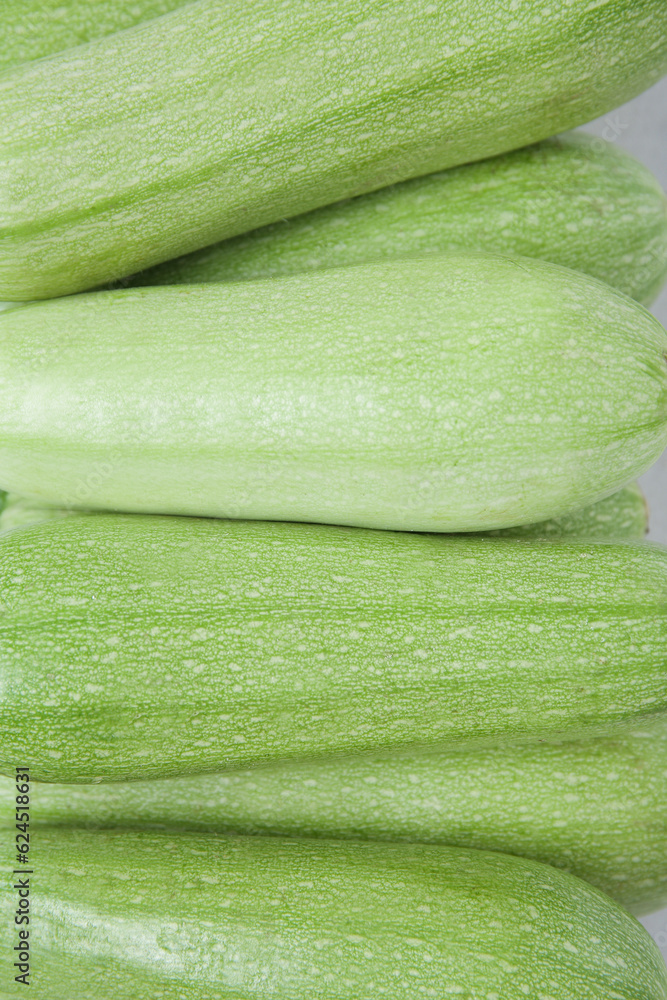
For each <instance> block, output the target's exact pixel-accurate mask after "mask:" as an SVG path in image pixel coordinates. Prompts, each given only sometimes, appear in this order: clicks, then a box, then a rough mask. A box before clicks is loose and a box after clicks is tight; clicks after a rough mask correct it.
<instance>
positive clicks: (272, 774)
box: [0, 722, 667, 914]
mask: <svg viewBox="0 0 667 1000" xmlns="http://www.w3.org/2000/svg"><path fill="white" fill-rule="evenodd" d="M15 796H16V786H15V782H14V780H13V779H10V778H0V824H2V825H4V826H5V827H9V826H10V825H13V816H14V804H15V802H14V800H15ZM30 801H31V805H32V810H33V811H32V821H31V822H32V825H33V827H40V828H41V827H42V826H44V825H49V824H55V825H58V826H60V825H65V826H79V827H84V828H91V829H92V828H97V827H108V828H111V827H121V828H130V827H147V828H152V829H161V830H167V831H174V832H176V831H186V830H190V831H196V832H200V833H204V832H209V833H212V832H217V833H225V832H227V833H229V832H233V833H242V834H255V835H256V834H262V835H272V836H292V837H337V838H346V839H347V838H351V839H362V840H365V839H368V840H392V841H401V840H407V841H422V842H427V843H443V844H450V845H455V846H458V847H473V848H481V849H483V850H492V851H500V852H505V853H507V854H517V855H520V856H521V857H528V858H533V860H535V861H542V862H545V863H547V864H552V865H554V866H556V867H557V868H562V869H564V870H566V871H568V872H570V873H571V874H573V875H577V876H579V877H580V878H583V879H585V880H586V881H587V882H590V883H591V884H592V885H595V886H597V888H598V889H602V890H603V891H604V892H606V893H607V894H608V895H610V896H611V897H612V898H613V899H615V900H616V901H617V902H619V903H621V904H622V905H623V906H625V907H626V908H627V909H629V910H630V911H631V912H632V913H635V914H644V913H650V912H651V911H653V910H657V909H659V908H660V907H661V906H664V905H665V904H666V903H667V723H665V722H662V724H660V725H654V726H653V727H651V728H649V727H647V728H645V729H643V730H638V731H636V732H633V733H630V734H625V735H623V736H621V735H616V736H614V737H607V738H604V739H593V740H586V741H581V742H573V743H561V744H551V743H544V742H542V743H540V744H539V745H520V746H506V747H489V748H483V749H481V748H476V749H468V750H465V751H454V750H450V751H448V752H444V751H439V752H438V751H430V752H425V751H421V752H414V751H413V752H411V753H408V752H405V753H402V754H400V755H393V756H388V755H386V754H384V755H372V756H371V755H364V756H359V757H346V758H343V759H340V758H339V759H336V760H318V761H298V762H297V761H289V762H287V763H282V764H277V765H274V766H272V767H266V766H265V767H262V768H254V769H253V770H251V771H233V772H227V773H224V774H206V775H196V776H194V777H187V778H168V779H164V778H163V779H161V780H159V781H128V782H112V783H110V782H105V783H104V784H90V785H71V784H69V785H58V784H51V783H46V782H41V783H40V782H35V783H34V784H33V785H32V787H31V793H30ZM39 837H40V831H39V830H38V831H37V832H36V839H37V843H39Z"/></svg>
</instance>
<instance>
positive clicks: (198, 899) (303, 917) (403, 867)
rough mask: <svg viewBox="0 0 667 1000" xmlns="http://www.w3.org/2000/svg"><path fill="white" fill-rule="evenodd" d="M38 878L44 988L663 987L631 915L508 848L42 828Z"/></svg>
mask: <svg viewBox="0 0 667 1000" xmlns="http://www.w3.org/2000/svg"><path fill="white" fill-rule="evenodd" d="M32 878H33V882H34V885H33V890H32V892H33V906H34V908H35V912H36V913H38V914H39V916H38V924H37V928H38V933H37V932H36V933H35V935H34V953H33V961H34V968H35V973H34V982H33V985H32V986H31V994H30V995H31V996H32V997H34V998H35V1000H61V998H62V1000H64V998H65V997H71V996H74V995H76V992H77V990H80V989H81V984H82V983H83V984H85V996H86V998H87V1000H107V998H108V997H110V996H113V997H114V1000H144V998H146V1000H148V998H150V1000H153V998H155V997H158V996H159V997H160V998H161V1000H201V998H202V997H215V998H220V1000H223V998H224V1000H227V998H229V1000H231V998H233V1000H264V998H266V997H269V996H270V997H271V998H272V1000H294V998H295V997H309V998H318V1000H374V998H376V997H378V996H388V997H391V998H392V1000H414V997H416V996H422V995H424V996H434V997H441V996H449V995H455V996H456V995H460V996H469V997H489V995H491V996H498V997H503V998H504V1000H523V998H524V997H526V996H529V997H531V998H532V997H535V998H537V997H543V996H544V997H546V996H548V997H550V998H552V1000H572V997H573V995H575V994H573V984H576V996H577V998H578V1000H608V998H610V997H614V998H616V1000H665V998H666V997H667V970H666V969H665V964H664V961H663V960H662V958H661V956H660V953H659V951H658V949H657V946H656V945H655V943H654V942H653V941H652V940H651V938H650V937H649V935H648V933H647V932H646V931H645V930H644V928H643V927H642V926H641V925H640V924H639V923H638V922H637V921H636V920H635V919H634V918H633V917H631V916H630V914H628V913H626V912H625V910H623V909H622V908H621V907H620V906H618V905H617V904H616V903H614V902H613V901H612V900H611V899H609V897H607V896H605V895H604V894H603V893H601V892H599V891H598V890H597V889H594V888H593V887H592V886H590V885H587V884H586V883H585V882H582V881H581V880H579V879H576V878H573V877H572V876H570V875H566V874H565V873H563V872H559V871H557V870H556V869H554V868H549V867H548V866H547V865H541V864H538V863H537V862H535V861H528V860H525V859H523V858H515V857H508V856H506V855H502V854H492V853H488V852H482V851H470V850H461V849H457V848H447V847H432V846H427V845H424V844H400V845H399V844H374V843H365V844H360V843H340V842H338V843H337V842H336V841H327V842H322V841H319V842H317V841H309V840H299V839H292V840H282V839H281V840H278V839H275V838H265V837H250V838H243V837H215V836H211V835H208V836H206V835H203V834H202V835H187V834H175V833H171V834H159V833H148V832H146V831H122V832H113V831H95V832H92V833H91V832H88V831H83V830H66V829H61V828H57V827H56V828H51V829H49V828H45V827H44V828H40V830H39V876H37V875H34V876H33V877H32ZM14 892H15V890H12V889H11V888H9V887H8V885H7V881H6V880H5V885H4V886H3V889H2V891H1V893H0V907H1V909H0V916H1V917H2V921H1V924H0V928H1V929H0V940H2V943H3V945H4V946H5V952H6V953H7V954H11V951H10V944H11V945H12V946H13V945H14V943H15V942H14V936H13V934H12V929H13V922H12V919H11V918H12V917H13V912H12V911H13V910H14V908H15V905H16V903H15V896H14ZM16 992H17V993H18V988H17V991H16Z"/></svg>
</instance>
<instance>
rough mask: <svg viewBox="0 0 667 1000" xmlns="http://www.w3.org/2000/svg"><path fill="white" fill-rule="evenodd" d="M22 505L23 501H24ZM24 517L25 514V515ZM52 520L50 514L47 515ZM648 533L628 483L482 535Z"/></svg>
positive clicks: (642, 507)
mask: <svg viewBox="0 0 667 1000" xmlns="http://www.w3.org/2000/svg"><path fill="white" fill-rule="evenodd" d="M24 503H25V501H24ZM15 505H16V501H14V500H12V499H11V495H10V499H8V502H7V506H6V507H5V510H4V511H3V513H2V514H0V531H2V530H7V528H8V527H11V526H13V523H14V522H15V519H16V518H17V517H18V516H19V514H18V511H16V513H14V511H13V508H14V506H15ZM24 516H25V514H24ZM48 516H50V517H53V516H54V514H53V513H49V515H48ZM647 531H648V506H647V504H646V499H645V497H644V494H643V493H642V491H641V489H640V487H639V484H638V483H631V484H630V485H629V486H626V487H624V489H622V490H619V491H618V493H613V494H612V495H611V496H610V497H606V498H605V499H604V500H598V502H597V503H594V504H592V505H591V506H590V507H584V508H583V509H581V510H575V511H572V512H571V513H570V514H565V515H564V516H563V517H556V518H553V519H552V520H551V521H539V522H538V523H537V524H519V525H515V526H514V527H513V528H498V529H496V530H494V531H487V532H484V534H486V535H489V536H491V537H494V536H495V537H499V538H550V539H554V540H555V539H557V538H565V539H568V538H601V539H605V538H611V539H619V540H620V539H623V538H628V539H639V538H643V537H644V535H645V534H646V532H647Z"/></svg>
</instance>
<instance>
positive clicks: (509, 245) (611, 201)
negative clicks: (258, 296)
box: [124, 133, 667, 303]
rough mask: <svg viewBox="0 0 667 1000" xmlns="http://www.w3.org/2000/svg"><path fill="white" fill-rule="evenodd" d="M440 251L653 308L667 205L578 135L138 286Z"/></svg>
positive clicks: (434, 179)
mask: <svg viewBox="0 0 667 1000" xmlns="http://www.w3.org/2000/svg"><path fill="white" fill-rule="evenodd" d="M443 250H450V251H454V250H487V251H495V252H498V253H509V254H521V255H523V256H525V257H537V258H540V259H542V260H549V261H552V263H554V264H562V265H563V266H564V267H570V268H572V269H574V270H578V271H584V272H585V273H586V274H591V275H592V276H593V277H594V278H599V279H600V280H601V281H606V282H607V284H609V285H611V286H612V287H613V288H616V289H617V290H618V291H620V292H625V293H626V294H627V295H631V296H632V297H633V298H636V299H638V300H639V301H640V302H645V303H647V302H651V301H652V300H653V299H654V298H655V296H656V295H657V293H658V291H659V290H660V288H661V287H662V285H663V283H664V280H665V275H666V274H667V200H666V199H665V195H664V193H663V191H662V190H661V188H660V185H659V184H658V182H657V181H656V179H655V177H653V175H652V174H651V173H650V171H648V170H647V169H646V167H644V166H643V165H642V164H641V163H639V162H638V161H637V160H635V159H634V157H632V156H630V155H629V154H628V153H625V152H624V151H623V150H621V149H619V148H617V147H615V146H613V145H612V144H611V143H608V142H605V141H604V140H603V139H598V138H594V137H592V136H588V135H586V134H584V133H570V134H569V135H564V136H559V137H557V138H553V139H547V140H545V141H544V142H541V143H539V144H537V145H536V146H529V147H527V148H526V149H520V150H516V151H515V152H512V153H505V154H503V155H502V156H497V157H493V158H492V159H490V160H482V161H481V162H479V163H471V164H467V165H466V166H462V167H454V168H453V169H451V170H447V171H444V172H442V173H439V174H431V175H429V176H427V177H418V178H414V179H413V180H410V181H404V182H403V183H402V184H394V185H392V186H391V187H388V188H383V189H382V190H381V191H375V192H373V193H372V194H367V195H361V196H360V197H359V198H354V199H351V200H349V201H345V202H338V203H337V204H335V205H328V206H326V207H325V208H320V209H317V210H316V211H314V212H309V213H307V214H306V215H300V216H296V217H295V218H293V219H283V220H282V221H280V222H276V223H273V224H272V225H270V226H266V227H265V228H263V229H258V230H256V231H255V232H252V233H246V234H244V235H242V236H237V237H235V238H234V239H231V240H225V241H224V242H222V243H218V244H216V245H214V246H212V247H206V248H205V249H203V250H198V251H196V252H195V253H193V254H190V255H189V256H187V257H179V258H178V259H176V260H174V261H167V262H166V263H164V264H159V265H158V266H157V267H154V268H151V269H149V270H148V271H145V272H143V273H142V274H139V275H137V277H136V278H134V279H132V280H131V281H130V284H135V285H153V284H161V285H170V284H177V283H181V282H191V283H192V282H201V281H238V280H248V279H253V278H264V277H268V276H269V275H276V274H296V273H298V272H299V271H308V270H314V269H317V268H321V267H333V266H341V265H347V264H355V263H362V262H363V261H366V260H373V259H379V258H385V259H386V258H390V257H401V256H405V255H407V254H413V253H434V252H440V251H443ZM124 283H125V284H127V281H125V282H124Z"/></svg>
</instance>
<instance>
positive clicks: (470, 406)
mask: <svg viewBox="0 0 667 1000" xmlns="http://www.w3.org/2000/svg"><path fill="white" fill-rule="evenodd" d="M0 427H2V434H1V435H0V470H1V472H0V486H2V487H3V488H4V489H7V490H9V491H12V492H17V493H21V494H23V495H25V496H29V497H32V498H34V499H41V500H42V501H44V502H47V503H51V504H54V505H57V506H74V507H76V506H80V507H89V508H97V509H116V510H125V511H132V512H156V513H175V514H197V515H214V516H222V517H226V516H232V517H244V518H245V517H247V518H261V519H266V520H291V521H321V522H327V523H335V524H352V525H359V526H364V527H374V528H392V529H399V530H416V531H478V530H479V531H481V530H487V529H489V528H502V527H509V526H512V525H517V524H527V523H531V522H535V521H544V520H547V519H549V518H552V517H558V516H560V515H562V514H565V513H568V512H569V511H571V510H574V509H577V508H581V507H583V506H585V505H587V504H590V503H594V502H595V501H597V500H599V499H602V498H603V497H605V496H608V495H610V494H611V493H613V492H614V491H615V490H617V489H619V488H620V487H621V486H623V485H624V484H625V483H627V482H628V481H629V480H631V479H633V478H634V477H635V476H636V475H637V474H638V473H640V472H642V471H643V470H644V469H646V468H648V467H649V466H650V465H651V464H652V463H653V462H654V461H655V459H656V458H657V457H658V455H659V454H660V453H661V451H662V450H663V448H664V446H665V445H666V444H667V333H666V332H665V331H664V330H663V328H662V327H661V326H660V324H659V323H658V322H657V320H655V319H654V318H653V317H652V316H650V315H649V313H648V312H646V311H645V310H644V309H643V308H642V307H641V306H639V305H638V304H637V303H635V302H633V301H632V300H630V299H629V298H627V297H625V296H622V295H620V294H618V293H616V292H614V291H612V290H611V289H610V288H608V287H607V286H605V285H603V284H602V283H601V282H597V281H595V280H594V279H592V278H588V277H586V276H584V275H581V274H577V273H575V272H573V271H567V270H565V269H564V268H560V267H556V266H555V265H552V264H546V263H544V262H542V261H532V260H528V259H527V258H509V257H503V256H500V255H486V254H468V255H456V254H451V255H450V254H444V255H441V256H427V257H424V258H418V259H414V258H413V259H405V260H400V261H386V262H380V263H375V264H366V265H359V266H356V267H348V268H337V269H331V270H328V271H318V272H312V273H310V274H306V275H293V276H290V277H283V278H275V279H266V280H264V281H257V282H236V283H231V284H207V285H199V286H196V285H192V286H189V285H188V286H186V285H179V286H173V287H165V286H163V287H154V288H135V289H127V290H123V291H113V292H99V293H92V294H89V295H81V296H72V297H71V298H68V299H62V300H57V301H53V302H49V303H37V304H34V305H30V306H28V307H24V308H21V309H11V310H8V311H7V312H5V313H2V314H0Z"/></svg>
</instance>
